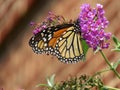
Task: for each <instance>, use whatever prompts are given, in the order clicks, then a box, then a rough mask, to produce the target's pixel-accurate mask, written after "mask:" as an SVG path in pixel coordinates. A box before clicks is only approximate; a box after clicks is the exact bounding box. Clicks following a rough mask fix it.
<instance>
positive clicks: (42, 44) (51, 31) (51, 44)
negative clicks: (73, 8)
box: [29, 20, 84, 63]
mask: <svg viewBox="0 0 120 90" xmlns="http://www.w3.org/2000/svg"><path fill="white" fill-rule="evenodd" d="M29 45H30V46H31V47H32V49H33V51H34V52H35V53H37V54H41V53H46V54H52V55H55V56H56V57H57V58H58V59H59V60H60V61H61V62H64V63H76V62H78V61H80V60H82V59H83V58H84V52H83V49H82V44H81V32H80V26H79V21H78V20H77V21H76V22H73V23H68V24H67V23H66V24H61V25H56V26H51V27H48V28H46V29H44V30H41V31H40V32H39V33H37V34H36V35H34V36H33V37H32V38H31V39H30V41H29Z"/></svg>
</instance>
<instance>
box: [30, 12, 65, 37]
mask: <svg viewBox="0 0 120 90" xmlns="http://www.w3.org/2000/svg"><path fill="white" fill-rule="evenodd" d="M64 22H65V19H64V18H63V17H62V16H57V15H54V14H53V13H52V12H49V13H48V16H47V17H46V18H45V20H44V21H43V22H42V23H35V22H31V23H30V25H31V26H33V27H34V30H33V34H34V35H36V34H37V33H39V32H41V31H42V30H44V29H46V28H48V27H52V26H56V25H59V24H62V23H64Z"/></svg>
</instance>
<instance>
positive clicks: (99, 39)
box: [79, 4, 111, 51]
mask: <svg viewBox="0 0 120 90" xmlns="http://www.w3.org/2000/svg"><path fill="white" fill-rule="evenodd" d="M96 7H97V8H91V7H90V5H89V4H84V5H82V6H81V12H80V15H79V20H80V26H81V33H82V37H83V38H84V39H85V40H86V42H87V44H88V45H89V47H91V48H93V50H94V51H95V50H96V49H98V47H99V48H100V49H104V48H108V47H109V43H107V42H106V40H108V39H110V36H111V33H106V32H105V31H104V29H105V28H106V27H107V25H108V23H109V22H108V20H107V19H106V17H105V16H104V14H105V11H104V10H103V6H102V5H100V4H97V5H96Z"/></svg>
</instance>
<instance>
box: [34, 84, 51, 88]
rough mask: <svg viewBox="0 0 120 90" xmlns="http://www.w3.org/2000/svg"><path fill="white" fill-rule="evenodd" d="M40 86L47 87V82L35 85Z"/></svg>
mask: <svg viewBox="0 0 120 90" xmlns="http://www.w3.org/2000/svg"><path fill="white" fill-rule="evenodd" d="M40 86H44V87H49V86H48V85H47V84H38V85H36V86H35V87H40Z"/></svg>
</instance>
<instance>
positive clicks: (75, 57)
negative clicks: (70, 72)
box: [55, 26, 84, 63]
mask: <svg viewBox="0 0 120 90" xmlns="http://www.w3.org/2000/svg"><path fill="white" fill-rule="evenodd" d="M78 30H79V29H78V27H76V26H71V27H69V28H68V29H67V30H66V31H65V32H64V33H63V34H62V35H61V36H60V37H59V39H58V40H57V42H56V45H55V52H56V56H57V57H58V59H59V60H60V61H62V62H64V63H76V62H78V61H79V60H81V59H83V57H84V52H83V49H82V44H81V35H80V31H79V32H78Z"/></svg>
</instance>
